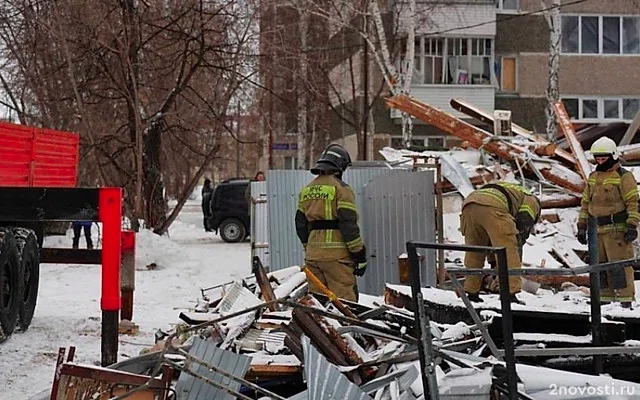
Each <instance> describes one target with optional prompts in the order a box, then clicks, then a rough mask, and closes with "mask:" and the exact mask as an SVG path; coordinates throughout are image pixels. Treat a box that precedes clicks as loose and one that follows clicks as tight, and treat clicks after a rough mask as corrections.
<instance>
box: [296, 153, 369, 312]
mask: <svg viewBox="0 0 640 400" xmlns="http://www.w3.org/2000/svg"><path fill="white" fill-rule="evenodd" d="M350 165H351V157H350V156H349V153H348V152H347V151H346V150H345V149H344V148H342V146H340V145H337V144H331V145H329V146H328V147H327V148H326V149H325V150H324V151H323V152H322V154H321V155H320V158H319V159H318V161H317V163H316V165H315V166H314V167H313V168H311V170H310V171H311V173H312V174H314V175H318V176H317V177H316V178H315V179H314V180H313V181H311V182H310V183H309V184H308V185H307V186H305V187H304V188H303V189H302V191H301V192H300V195H299V198H298V210H297V211H296V218H295V223H296V233H297V234H298V238H299V239H300V241H301V242H302V245H303V246H304V249H305V252H306V255H305V261H306V264H307V267H308V268H309V270H310V271H311V272H312V273H313V274H314V275H315V276H316V277H318V279H319V280H320V281H321V282H322V283H323V284H324V285H325V286H327V287H328V288H329V290H331V291H332V292H333V293H335V294H336V296H338V297H339V298H342V299H345V300H351V301H357V300H358V288H357V282H356V276H362V275H364V272H365V270H366V268H367V259H366V250H365V247H364V243H363V241H362V237H361V236H360V228H359V226H358V212H357V209H356V204H355V193H354V191H353V189H351V187H349V185H347V184H346V183H345V182H343V181H342V174H343V173H344V171H345V170H346V169H347V167H349V166H350ZM309 290H311V291H316V292H319V291H320V288H318V287H315V286H314V284H313V282H309Z"/></svg>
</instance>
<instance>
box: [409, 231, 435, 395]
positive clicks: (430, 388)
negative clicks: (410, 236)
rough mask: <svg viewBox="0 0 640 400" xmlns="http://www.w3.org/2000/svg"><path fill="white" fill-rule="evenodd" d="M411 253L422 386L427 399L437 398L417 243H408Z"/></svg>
mask: <svg viewBox="0 0 640 400" xmlns="http://www.w3.org/2000/svg"><path fill="white" fill-rule="evenodd" d="M407 252H408V253H409V263H410V265H411V268H410V269H409V276H410V282H411V294H412V296H411V298H412V300H413V310H414V315H415V324H414V325H415V327H414V329H415V333H416V337H417V338H418V354H419V355H420V369H421V374H420V375H422V387H423V389H424V397H425V399H431V400H437V399H439V393H438V380H437V379H436V375H435V363H434V357H433V348H432V347H431V346H432V342H431V323H430V321H429V317H428V316H427V313H426V312H425V309H424V300H423V298H422V289H421V285H420V282H421V280H420V261H419V260H418V252H417V250H416V246H415V244H413V243H411V242H409V243H407Z"/></svg>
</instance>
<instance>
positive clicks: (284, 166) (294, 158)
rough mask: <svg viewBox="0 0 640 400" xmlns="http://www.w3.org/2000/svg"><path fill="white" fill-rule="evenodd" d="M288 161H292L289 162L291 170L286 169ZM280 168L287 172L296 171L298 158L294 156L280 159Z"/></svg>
mask: <svg viewBox="0 0 640 400" xmlns="http://www.w3.org/2000/svg"><path fill="white" fill-rule="evenodd" d="M288 159H291V160H292V161H291V166H292V167H293V168H287V160H288ZM282 167H283V168H284V169H287V170H296V169H298V157H295V156H284V157H283V158H282Z"/></svg>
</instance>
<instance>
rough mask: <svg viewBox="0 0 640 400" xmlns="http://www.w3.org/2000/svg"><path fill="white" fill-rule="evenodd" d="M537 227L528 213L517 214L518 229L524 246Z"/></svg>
mask: <svg viewBox="0 0 640 400" xmlns="http://www.w3.org/2000/svg"><path fill="white" fill-rule="evenodd" d="M534 226H535V222H534V221H533V219H531V216H530V215H529V214H527V213H526V212H519V213H517V214H516V229H517V230H518V233H519V235H520V238H521V240H522V242H521V243H522V244H524V243H525V242H526V241H527V239H529V235H530V234H531V231H532V230H533V227H534Z"/></svg>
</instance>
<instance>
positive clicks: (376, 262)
mask: <svg viewBox="0 0 640 400" xmlns="http://www.w3.org/2000/svg"><path fill="white" fill-rule="evenodd" d="M433 182H434V179H433V173H432V172H430V171H423V172H409V171H401V170H395V171H392V172H391V173H387V174H383V175H378V176H375V177H373V178H372V179H371V181H370V182H368V183H367V184H366V185H365V186H364V195H363V196H362V198H363V199H364V207H363V208H361V210H363V215H364V216H365V218H364V221H365V223H364V224H363V228H362V229H363V234H362V237H363V239H364V242H365V245H366V246H367V254H368V256H369V268H368V269H367V273H366V274H365V275H364V277H363V278H362V279H361V280H360V282H359V287H360V291H361V292H363V293H369V294H374V295H379V294H382V292H383V291H384V286H385V283H387V282H388V283H400V280H399V274H398V257H399V256H400V255H401V254H403V253H406V243H407V242H408V241H410V240H418V241H426V242H434V241H435V196H434V190H433ZM423 255H425V258H424V260H423V261H422V267H423V268H422V271H423V274H422V285H423V286H435V284H436V274H435V271H434V270H433V269H430V270H429V271H427V270H426V269H425V265H435V263H436V258H435V252H434V251H432V250H430V251H429V252H426V254H423Z"/></svg>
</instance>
